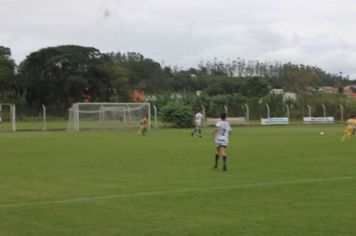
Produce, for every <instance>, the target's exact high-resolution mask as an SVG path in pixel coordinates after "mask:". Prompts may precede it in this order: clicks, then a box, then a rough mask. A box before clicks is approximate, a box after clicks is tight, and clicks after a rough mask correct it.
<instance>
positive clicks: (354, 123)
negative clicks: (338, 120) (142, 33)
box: [341, 116, 356, 141]
mask: <svg viewBox="0 0 356 236" xmlns="http://www.w3.org/2000/svg"><path fill="white" fill-rule="evenodd" d="M346 124H347V126H346V128H345V134H344V136H343V137H342V139H341V140H342V141H344V140H345V138H350V137H351V136H352V135H354V134H355V131H356V118H355V116H351V117H350V119H348V120H347V121H346Z"/></svg>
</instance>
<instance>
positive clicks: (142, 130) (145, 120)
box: [137, 115, 148, 136]
mask: <svg viewBox="0 0 356 236" xmlns="http://www.w3.org/2000/svg"><path fill="white" fill-rule="evenodd" d="M147 128H148V116H147V115H145V117H144V118H143V119H142V120H141V121H140V129H139V131H138V132H137V134H141V135H142V136H146V133H147Z"/></svg>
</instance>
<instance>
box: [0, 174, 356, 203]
mask: <svg viewBox="0 0 356 236" xmlns="http://www.w3.org/2000/svg"><path fill="white" fill-rule="evenodd" d="M355 178H356V176H343V177H334V178H318V179H301V180H290V181H275V182H265V183H254V184H243V185H226V186H215V187H214V186H213V187H204V188H185V189H177V190H162V191H152V192H138V193H124V194H114V195H101V196H91V197H81V198H72V199H64V200H49V201H38V202H19V203H11V204H0V209H8V208H17V207H26V206H42V205H53V204H65V203H74V202H90V201H96V200H105V199H117V198H129V197H143V196H154V195H162V194H175V193H185V192H200V191H214V190H225V189H240V188H249V187H263V186H279V185H291V184H304V183H317V182H328V181H341V180H350V179H355Z"/></svg>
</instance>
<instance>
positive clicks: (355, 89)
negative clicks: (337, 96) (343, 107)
mask: <svg viewBox="0 0 356 236" xmlns="http://www.w3.org/2000/svg"><path fill="white" fill-rule="evenodd" d="M343 91H344V94H346V95H347V96H349V97H356V85H348V86H345V87H344V89H343Z"/></svg>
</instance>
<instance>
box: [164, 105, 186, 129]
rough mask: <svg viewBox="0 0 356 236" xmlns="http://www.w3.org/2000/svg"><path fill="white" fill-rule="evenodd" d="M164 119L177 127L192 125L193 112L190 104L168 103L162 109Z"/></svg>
mask: <svg viewBox="0 0 356 236" xmlns="http://www.w3.org/2000/svg"><path fill="white" fill-rule="evenodd" d="M161 116H162V120H163V121H164V122H167V123H170V124H172V125H174V126H175V127H180V128H187V127H191V126H192V123H193V122H192V120H193V112H192V110H191V108H190V107H189V106H185V105H183V104H181V103H177V102H169V103H167V104H166V105H165V106H164V107H163V108H162V110H161Z"/></svg>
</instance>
